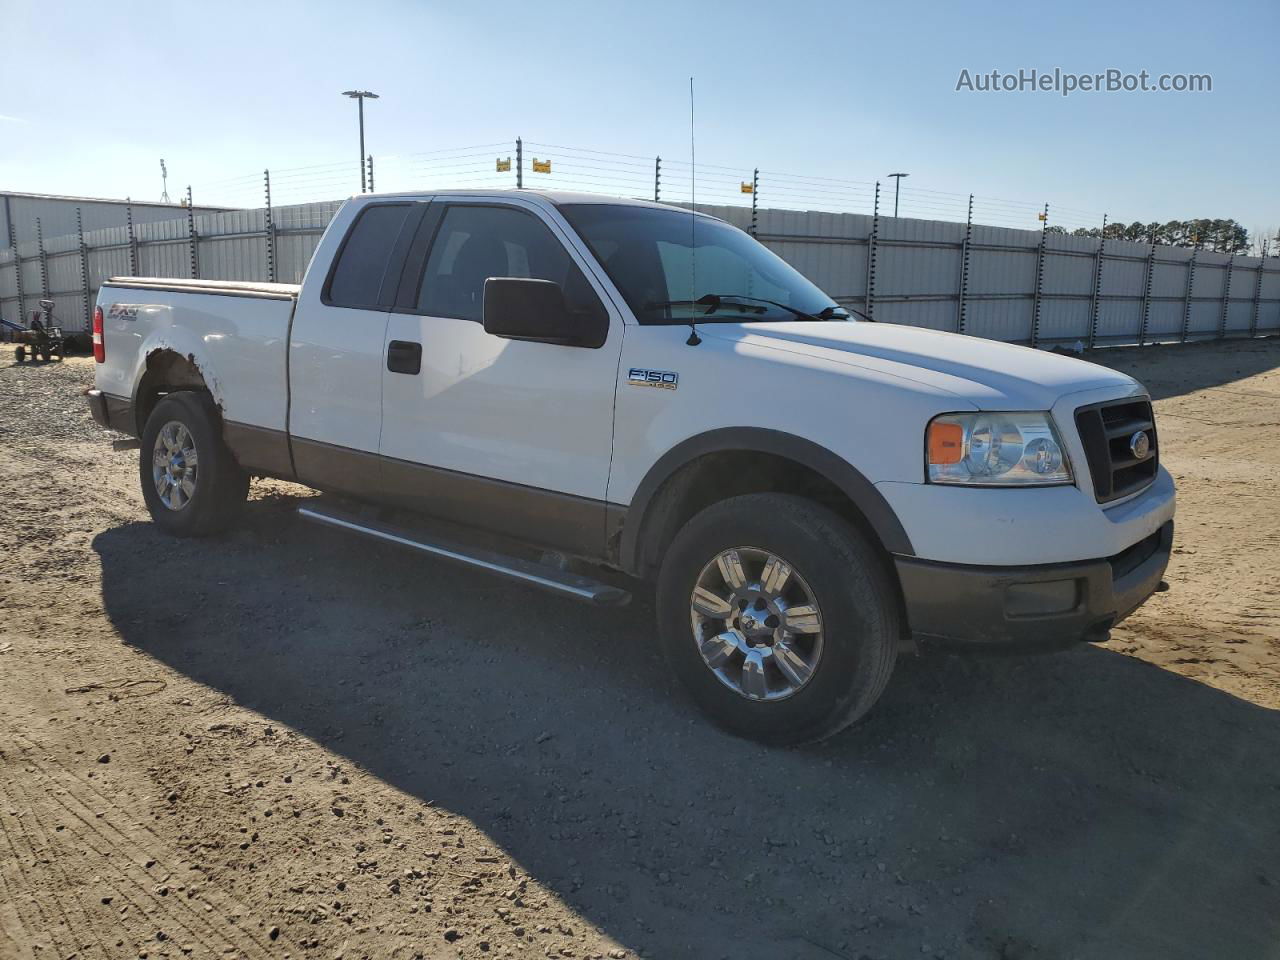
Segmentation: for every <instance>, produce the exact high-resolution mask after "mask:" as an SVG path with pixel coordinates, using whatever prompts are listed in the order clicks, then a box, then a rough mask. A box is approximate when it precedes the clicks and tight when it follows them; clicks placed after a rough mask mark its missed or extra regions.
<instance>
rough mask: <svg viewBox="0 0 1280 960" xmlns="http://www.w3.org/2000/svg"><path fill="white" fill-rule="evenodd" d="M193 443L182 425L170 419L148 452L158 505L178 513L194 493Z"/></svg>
mask: <svg viewBox="0 0 1280 960" xmlns="http://www.w3.org/2000/svg"><path fill="white" fill-rule="evenodd" d="M197 469H198V465H197V462H196V442H195V440H194V439H192V436H191V431H190V430H188V429H187V428H186V425H185V424H182V423H180V422H179V421H177V420H170V421H169V422H168V423H166V424H165V425H164V426H163V427H161V428H160V432H159V433H158V434H156V443H155V447H154V449H153V450H152V451H151V479H152V480H153V481H154V482H155V485H156V493H157V494H159V496H160V502H161V503H163V504H164V505H165V506H166V507H168V508H169V509H170V510H181V509H182V508H183V507H185V506H186V505H187V504H188V503H190V502H191V497H192V495H193V494H194V493H195V492H196V471H197Z"/></svg>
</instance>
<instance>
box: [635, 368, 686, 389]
mask: <svg viewBox="0 0 1280 960" xmlns="http://www.w3.org/2000/svg"><path fill="white" fill-rule="evenodd" d="M627 383H629V384H631V385H632V386H633V387H660V388H661V389H663V390H674V389H676V387H677V386H679V385H680V374H678V373H676V372H675V371H673V370H646V369H644V368H643V367H632V368H631V369H630V370H628V371H627Z"/></svg>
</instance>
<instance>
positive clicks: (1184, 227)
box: [1047, 219, 1280, 256]
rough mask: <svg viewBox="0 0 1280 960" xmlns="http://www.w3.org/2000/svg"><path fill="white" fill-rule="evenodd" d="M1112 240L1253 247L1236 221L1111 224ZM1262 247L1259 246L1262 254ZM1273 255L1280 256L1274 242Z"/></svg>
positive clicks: (1086, 233) (1083, 230) (1094, 232)
mask: <svg viewBox="0 0 1280 960" xmlns="http://www.w3.org/2000/svg"><path fill="white" fill-rule="evenodd" d="M1047 232H1048V233H1062V234H1067V233H1068V231H1067V230H1066V229H1065V228H1063V227H1057V226H1051V227H1048V228H1047ZM1069 235H1070V236H1073V237H1101V236H1103V230H1102V228H1101V227H1079V228H1078V229H1075V230H1072V231H1070V233H1069ZM1106 238H1107V239H1108V240H1133V241H1136V242H1138V243H1162V244H1167V245H1169V246H1173V247H1197V248H1199V249H1201V250H1212V251H1214V252H1215V253H1248V252H1249V250H1250V248H1251V247H1252V246H1253V243H1252V241H1251V240H1250V238H1249V231H1248V230H1246V229H1245V228H1244V227H1242V226H1241V225H1240V224H1238V223H1236V221H1234V220H1208V219H1201V220H1170V221H1169V222H1168V223H1155V222H1152V223H1142V222H1141V221H1139V220H1135V221H1133V223H1119V222H1117V223H1108V224H1107V227H1106ZM1261 247H1262V244H1261V242H1259V243H1258V248H1259V252H1261ZM1269 253H1270V254H1271V255H1272V256H1274V255H1276V254H1277V253H1280V249H1276V248H1275V245H1274V241H1273V244H1272V249H1270V250H1269Z"/></svg>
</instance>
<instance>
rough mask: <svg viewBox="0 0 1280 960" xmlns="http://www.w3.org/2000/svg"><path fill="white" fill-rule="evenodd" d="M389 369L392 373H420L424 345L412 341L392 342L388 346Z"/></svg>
mask: <svg viewBox="0 0 1280 960" xmlns="http://www.w3.org/2000/svg"><path fill="white" fill-rule="evenodd" d="M387 369H388V370H390V371H391V372H392V373H408V374H416V373H420V372H421V371H422V344H420V343H415V342H413V341H412V340H392V341H391V342H390V343H389V344H387Z"/></svg>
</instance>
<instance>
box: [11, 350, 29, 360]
mask: <svg viewBox="0 0 1280 960" xmlns="http://www.w3.org/2000/svg"><path fill="white" fill-rule="evenodd" d="M26 359H27V348H26V347H23V346H19V347H17V348H15V349H14V351H13V362H14V363H22V362H23V361H24V360H26Z"/></svg>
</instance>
